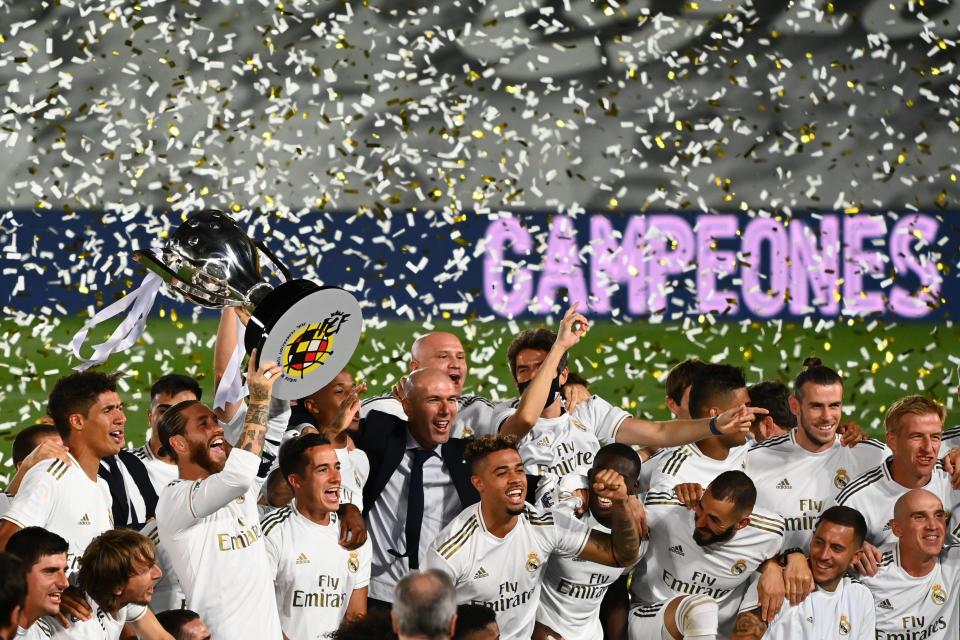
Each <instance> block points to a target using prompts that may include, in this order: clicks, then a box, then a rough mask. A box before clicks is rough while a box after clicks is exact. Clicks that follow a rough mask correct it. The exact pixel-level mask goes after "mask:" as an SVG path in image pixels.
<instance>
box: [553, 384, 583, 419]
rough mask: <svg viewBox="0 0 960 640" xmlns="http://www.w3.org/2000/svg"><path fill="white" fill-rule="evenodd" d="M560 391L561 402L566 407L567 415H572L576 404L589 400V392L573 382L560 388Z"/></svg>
mask: <svg viewBox="0 0 960 640" xmlns="http://www.w3.org/2000/svg"><path fill="white" fill-rule="evenodd" d="M560 391H561V392H562V393H563V401H564V403H565V404H566V405H567V412H568V413H573V410H574V409H575V408H576V406H577V405H578V404H580V403H581V402H585V401H587V400H589V399H590V390H589V389H587V388H586V387H585V386H583V385H582V384H577V383H575V382H569V383H567V384H565V385H563V386H562V387H560Z"/></svg>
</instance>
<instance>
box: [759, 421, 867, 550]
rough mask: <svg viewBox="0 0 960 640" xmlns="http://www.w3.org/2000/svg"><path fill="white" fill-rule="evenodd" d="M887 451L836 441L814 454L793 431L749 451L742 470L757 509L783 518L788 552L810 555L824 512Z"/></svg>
mask: <svg viewBox="0 0 960 640" xmlns="http://www.w3.org/2000/svg"><path fill="white" fill-rule="evenodd" d="M885 450H886V448H885V447H884V446H883V443H881V442H878V441H877V440H865V441H863V442H860V443H858V444H857V445H856V446H853V447H844V446H843V445H841V444H840V437H839V436H837V438H836V440H835V441H834V443H833V446H832V447H830V448H829V449H827V450H826V451H821V452H819V453H810V452H809V451H807V450H806V449H804V448H803V447H801V446H800V445H799V444H797V439H796V430H793V431H790V432H789V433H787V434H785V435H782V436H779V437H776V438H770V439H769V440H766V441H764V442H762V443H759V444H755V445H754V446H753V447H751V449H750V450H749V452H748V453H747V458H746V468H745V469H744V470H745V471H746V473H747V475H748V476H750V478H751V479H752V480H753V483H754V484H755V485H756V487H757V504H759V505H760V506H762V507H764V508H766V509H769V510H771V511H776V512H777V513H779V514H780V515H781V516H783V521H784V525H785V526H786V532H785V534H784V547H785V548H787V549H792V548H797V547H798V548H801V549H804V550H806V549H808V548H809V546H810V537H811V535H812V533H813V529H814V527H815V525H816V523H817V519H818V518H819V517H820V514H821V513H822V512H823V509H824V507H825V506H827V505H829V504H830V503H831V501H832V500H833V499H834V498H835V497H836V495H837V494H838V493H840V491H841V490H843V489H844V488H845V487H846V486H847V485H849V484H850V482H851V481H852V480H853V479H854V478H856V477H857V476H859V475H860V474H861V473H864V472H865V471H867V470H869V469H872V468H874V467H876V466H877V465H878V464H880V463H882V462H883V460H884V458H885V457H886V454H885V453H884V452H885Z"/></svg>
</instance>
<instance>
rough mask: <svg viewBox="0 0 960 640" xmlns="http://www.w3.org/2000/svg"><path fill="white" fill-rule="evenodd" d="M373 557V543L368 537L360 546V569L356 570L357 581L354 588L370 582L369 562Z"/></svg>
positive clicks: (359, 587) (364, 585)
mask: <svg viewBox="0 0 960 640" xmlns="http://www.w3.org/2000/svg"><path fill="white" fill-rule="evenodd" d="M372 559H373V545H372V544H371V543H370V538H367V541H366V542H364V543H363V546H361V547H360V570H359V571H357V581H356V583H355V584H354V585H353V588H354V589H363V588H364V587H366V586H367V585H369V584H370V563H371V561H372Z"/></svg>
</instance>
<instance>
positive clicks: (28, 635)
mask: <svg viewBox="0 0 960 640" xmlns="http://www.w3.org/2000/svg"><path fill="white" fill-rule="evenodd" d="M53 631H54V629H53V623H51V622H50V621H49V620H47V619H46V618H39V619H37V621H36V622H34V623H33V624H32V625H30V628H29V629H24V628H23V627H17V633H16V635H15V636H13V637H14V640H50V638H52V637H53Z"/></svg>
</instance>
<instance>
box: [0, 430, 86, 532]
mask: <svg viewBox="0 0 960 640" xmlns="http://www.w3.org/2000/svg"><path fill="white" fill-rule="evenodd" d="M51 458H58V459H60V460H62V461H63V462H69V461H70V458H69V457H67V448H66V447H65V446H64V444H63V438H61V437H60V432H59V431H57V428H56V427H55V426H54V425H52V424H45V423H41V424H34V425H30V426H29V427H25V428H24V429H22V430H21V431H20V432H19V433H18V434H17V435H16V437H15V438H14V439H13V446H12V447H11V450H10V459H11V460H13V466H14V468H15V469H16V470H17V471H16V473H15V474H14V475H13V478H11V479H10V483H9V484H8V485H7V488H6V490H4V492H3V493H0V516H3V514H5V513H6V512H7V509H9V508H10V504H11V503H12V502H13V497H14V496H15V495H16V494H17V491H19V490H20V483H21V482H23V477H24V476H25V475H27V472H28V471H30V469H32V468H34V467H35V466H36V465H37V464H39V463H41V462H43V461H44V460H50V459H51ZM48 464H49V463H48Z"/></svg>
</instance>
